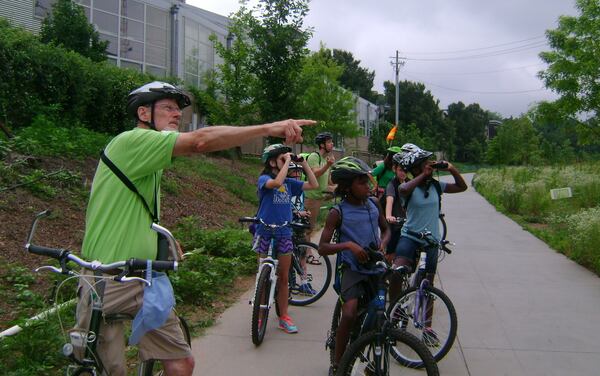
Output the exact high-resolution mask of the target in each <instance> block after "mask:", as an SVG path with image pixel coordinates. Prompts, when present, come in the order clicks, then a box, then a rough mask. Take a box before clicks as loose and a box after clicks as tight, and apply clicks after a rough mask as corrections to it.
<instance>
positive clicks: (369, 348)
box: [336, 328, 439, 376]
mask: <svg viewBox="0 0 600 376" xmlns="http://www.w3.org/2000/svg"><path fill="white" fill-rule="evenodd" d="M381 335H384V336H385V340H384V348H380V346H379V345H378V338H379V337H380V336H381ZM399 344H402V345H403V346H405V347H406V348H408V349H410V350H411V351H412V352H413V353H414V357H415V358H419V359H420V360H421V361H420V362H421V363H422V364H423V367H422V368H424V370H425V371H426V373H427V376H439V370H438V367H437V363H436V362H435V360H434V358H433V356H432V355H431V353H430V352H429V349H428V348H427V347H426V346H425V345H424V344H423V342H421V341H420V340H419V339H418V338H417V337H415V336H414V335H412V334H410V333H408V332H405V331H403V330H399V329H394V328H390V329H387V330H386V331H385V333H381V332H378V331H371V332H368V333H365V334H363V335H362V336H360V337H359V338H357V339H356V341H354V342H352V343H351V344H350V346H349V347H348V348H347V349H346V351H345V352H344V356H342V359H341V361H340V364H339V367H338V370H337V373H336V375H338V376H344V375H358V374H360V375H362V374H365V375H366V374H373V375H375V374H378V375H397V374H403V373H405V372H406V370H405V369H403V366H401V365H399V364H397V363H396V362H394V361H390V356H389V355H390V353H391V348H392V347H394V346H399ZM377 349H379V350H377ZM375 352H380V354H381V356H382V359H383V364H382V368H383V369H380V370H379V372H378V371H377V370H375V369H374V368H375V367H376V365H375V362H374V361H373V360H372V358H373V355H374V353H375ZM369 371H372V372H369Z"/></svg>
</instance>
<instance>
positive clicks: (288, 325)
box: [279, 315, 298, 334]
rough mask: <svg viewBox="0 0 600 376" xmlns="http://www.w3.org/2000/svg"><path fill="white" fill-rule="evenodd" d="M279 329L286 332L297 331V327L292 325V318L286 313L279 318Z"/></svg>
mask: <svg viewBox="0 0 600 376" xmlns="http://www.w3.org/2000/svg"><path fill="white" fill-rule="evenodd" d="M279 329H281V330H283V331H284V332H286V333H288V334H292V333H298V328H297V327H296V325H294V322H293V321H292V318H291V317H290V316H288V315H286V316H282V317H280V318H279Z"/></svg>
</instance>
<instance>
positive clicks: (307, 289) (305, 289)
mask: <svg viewBox="0 0 600 376" xmlns="http://www.w3.org/2000/svg"><path fill="white" fill-rule="evenodd" d="M298 293H299V294H301V295H307V296H314V295H317V292H316V291H315V290H314V289H313V288H312V286H311V285H310V283H308V282H307V283H303V284H301V285H300V286H299V287H298Z"/></svg>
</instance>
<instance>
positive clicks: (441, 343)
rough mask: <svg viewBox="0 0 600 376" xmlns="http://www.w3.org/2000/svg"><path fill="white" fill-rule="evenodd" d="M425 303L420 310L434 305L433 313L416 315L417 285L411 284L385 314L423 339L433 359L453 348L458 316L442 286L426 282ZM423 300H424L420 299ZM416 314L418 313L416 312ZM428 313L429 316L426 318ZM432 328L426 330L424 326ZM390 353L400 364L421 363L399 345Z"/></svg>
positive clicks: (416, 364)
mask: <svg viewBox="0 0 600 376" xmlns="http://www.w3.org/2000/svg"><path fill="white" fill-rule="evenodd" d="M423 293H424V297H425V299H424V301H425V303H423V304H425V305H427V304H428V303H427V302H433V304H432V305H428V306H427V307H421V308H422V309H423V310H425V311H426V310H427V309H433V313H432V314H430V315H425V316H426V318H425V320H424V319H423V317H421V318H419V317H415V312H416V311H415V302H416V301H417V294H418V289H417V288H415V287H411V288H409V289H408V290H406V291H405V292H403V293H402V295H400V296H399V297H398V299H397V300H396V301H395V302H393V303H392V304H390V307H389V309H388V317H389V318H390V321H391V322H392V324H394V326H395V327H397V328H398V329H401V330H406V331H407V332H409V333H411V334H413V335H415V336H416V337H417V338H420V339H422V341H423V343H425V345H426V346H427V347H428V348H429V350H430V351H431V354H432V355H433V357H434V358H435V360H436V361H440V360H441V359H442V358H443V357H444V356H446V354H447V353H448V351H450V349H451V348H452V345H453V344H454V340H455V339H456V330H457V318H456V310H455V309H454V305H453V304H452V301H451V300H450V298H448V296H447V295H446V294H445V293H444V292H443V291H441V290H439V289H437V288H435V287H432V286H428V287H425V288H424V289H423ZM422 301H423V300H422ZM417 316H418V314H417ZM427 316H430V317H431V321H428V318H427ZM428 327H429V328H431V330H426V328H428ZM392 356H393V357H394V359H396V360H397V361H398V362H399V363H400V364H403V365H405V366H408V367H420V366H421V365H420V364H419V362H420V361H419V359H414V358H412V357H411V356H410V355H409V354H406V353H404V352H403V351H402V349H400V348H393V349H392Z"/></svg>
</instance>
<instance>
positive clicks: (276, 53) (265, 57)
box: [242, 0, 311, 121]
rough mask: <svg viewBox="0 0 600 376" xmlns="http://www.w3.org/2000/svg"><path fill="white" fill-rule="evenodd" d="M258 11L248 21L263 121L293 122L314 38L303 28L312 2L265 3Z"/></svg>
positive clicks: (276, 0)
mask: <svg viewBox="0 0 600 376" xmlns="http://www.w3.org/2000/svg"><path fill="white" fill-rule="evenodd" d="M242 3H244V1H242ZM255 11H256V12H257V13H258V17H256V18H249V19H248V21H249V23H250V25H249V37H250V40H251V43H253V45H254V47H255V52H254V54H253V65H252V68H251V69H252V73H253V74H255V75H256V77H257V79H258V91H257V95H256V100H257V104H258V107H259V108H260V114H261V117H262V119H261V120H262V121H273V120H277V119H285V118H289V117H292V116H293V115H294V110H295V108H294V105H295V103H296V97H297V96H298V93H299V88H298V86H297V78H298V76H299V75H300V72H301V70H302V61H303V58H304V57H305V56H306V55H307V54H308V49H307V48H306V45H307V43H308V39H309V38H310V36H311V30H310V29H304V28H303V22H304V17H305V16H306V14H307V12H308V0H261V1H260V2H259V3H258V5H257V7H256V9H255Z"/></svg>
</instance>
